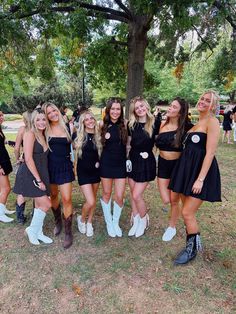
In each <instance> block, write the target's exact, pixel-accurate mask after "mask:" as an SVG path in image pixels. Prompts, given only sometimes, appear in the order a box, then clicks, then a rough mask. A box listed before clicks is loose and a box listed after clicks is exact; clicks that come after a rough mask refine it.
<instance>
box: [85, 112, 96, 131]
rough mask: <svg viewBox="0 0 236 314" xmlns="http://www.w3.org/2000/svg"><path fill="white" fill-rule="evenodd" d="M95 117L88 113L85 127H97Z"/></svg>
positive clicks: (90, 128)
mask: <svg viewBox="0 0 236 314" xmlns="http://www.w3.org/2000/svg"><path fill="white" fill-rule="evenodd" d="M95 123H96V121H95V118H94V117H93V115H91V114H90V113H86V115H85V117H84V127H85V129H89V130H93V129H94V127H95Z"/></svg>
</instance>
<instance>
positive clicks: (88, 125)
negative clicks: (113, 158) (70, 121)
mask: <svg viewBox="0 0 236 314" xmlns="http://www.w3.org/2000/svg"><path fill="white" fill-rule="evenodd" d="M75 147H76V155H77V156H78V158H76V159H77V167H76V170H77V176H78V181H79V185H80V188H81V191H82V193H83V195H84V197H85V203H84V204H83V207H82V215H81V216H78V218H77V221H78V229H79V232H80V233H82V234H86V235H87V237H91V236H93V225H92V219H93V214H94V210H95V208H96V197H97V191H98V187H99V182H100V181H101V179H100V170H99V157H100V155H101V151H102V144H101V136H100V133H99V131H98V126H97V122H96V119H95V117H94V115H93V113H92V112H91V111H85V112H83V113H82V114H81V116H80V120H79V128H78V132H77V138H76V140H75ZM86 219H87V223H86Z"/></svg>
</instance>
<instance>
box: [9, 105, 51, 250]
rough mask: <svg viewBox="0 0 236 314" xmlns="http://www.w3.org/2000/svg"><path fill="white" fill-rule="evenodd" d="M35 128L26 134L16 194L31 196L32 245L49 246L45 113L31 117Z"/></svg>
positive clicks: (34, 112) (28, 233) (34, 113)
mask: <svg viewBox="0 0 236 314" xmlns="http://www.w3.org/2000/svg"><path fill="white" fill-rule="evenodd" d="M31 125H32V128H31V130H30V131H27V132H25V134H24V136H23V141H24V162H23V163H22V164H21V165H20V167H19V170H18V172H17V175H16V182H15V186H14V189H13V191H14V193H16V194H18V195H22V196H23V197H32V198H33V199H34V203H35V208H34V214H33V218H32V221H31V224H30V226H29V227H28V228H26V230H25V231H26V234H27V235H28V238H29V241H30V243H31V244H34V245H39V244H40V242H39V241H42V242H43V243H46V244H50V243H52V242H53V241H52V239H50V238H49V237H46V236H45V235H44V234H43V222H44V218H45V216H46V212H47V211H48V210H49V208H50V206H51V201H50V199H49V197H48V196H49V195H50V191H49V175H48V167H47V165H48V160H47V155H48V145H47V142H46V138H45V134H44V133H45V129H46V127H47V120H46V117H45V114H44V112H43V111H42V110H40V109H39V110H35V111H33V113H32V118H31Z"/></svg>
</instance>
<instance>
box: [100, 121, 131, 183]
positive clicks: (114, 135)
mask: <svg viewBox="0 0 236 314" xmlns="http://www.w3.org/2000/svg"><path fill="white" fill-rule="evenodd" d="M100 176H101V177H102V178H110V179H123V178H126V145H124V144H123V142H122V139H121V138H120V130H119V126H118V125H117V124H116V123H113V122H111V123H110V125H109V127H108V131H107V134H106V142H105V146H104V147H103V151H102V155H101V159H100Z"/></svg>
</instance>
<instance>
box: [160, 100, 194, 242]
mask: <svg viewBox="0 0 236 314" xmlns="http://www.w3.org/2000/svg"><path fill="white" fill-rule="evenodd" d="M188 108H189V106H188V103H187V102H186V101H185V100H184V99H182V98H179V97H177V98H175V99H174V100H173V101H172V103H171V104H170V106H169V108H168V110H167V113H166V120H165V121H163V122H162V123H161V125H160V129H159V131H158V130H157V134H158V135H157V136H156V137H155V144H156V147H157V148H159V157H158V170H157V185H158V188H159V191H160V195H161V199H162V202H163V204H164V207H166V205H168V204H169V203H170V204H171V216H170V220H169V226H168V228H167V229H166V231H165V233H164V234H163V237H162V240H163V241H171V240H172V238H173V237H174V236H175V235H176V223H177V220H178V218H179V215H180V208H179V200H180V197H179V194H178V193H175V192H171V191H170V190H169V189H168V185H169V183H170V178H171V173H172V171H173V169H174V167H175V165H176V163H177V160H178V159H179V157H180V155H181V152H182V150H183V146H182V140H183V136H184V135H185V133H186V132H187V131H188V130H189V129H190V128H191V127H192V126H193V125H192V124H191V123H189V122H188Z"/></svg>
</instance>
